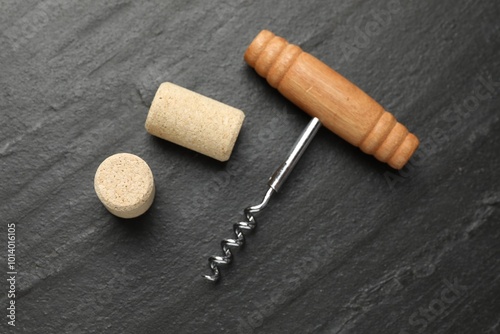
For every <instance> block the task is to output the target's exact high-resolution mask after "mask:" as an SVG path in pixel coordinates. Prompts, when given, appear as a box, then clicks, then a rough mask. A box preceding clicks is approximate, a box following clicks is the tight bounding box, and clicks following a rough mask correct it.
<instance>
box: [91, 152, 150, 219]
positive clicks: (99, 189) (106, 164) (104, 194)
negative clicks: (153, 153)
mask: <svg viewBox="0 0 500 334" xmlns="http://www.w3.org/2000/svg"><path fill="white" fill-rule="evenodd" d="M94 189H95V192H96V194H97V197H99V199H100V200H101V202H102V204H104V206H105V207H106V209H108V210H109V212H111V213H112V214H114V215H115V216H118V217H121V218H134V217H138V216H140V215H142V214H143V213H144V212H146V211H147V210H148V209H149V207H150V206H151V204H152V203H153V199H154V197H155V186H154V180H153V173H152V172H151V169H150V168H149V166H148V164H147V163H146V162H145V161H144V160H142V159H141V158H139V157H138V156H136V155H133V154H129V153H118V154H115V155H112V156H110V157H108V158H107V159H106V160H104V161H103V162H102V163H101V164H100V165H99V167H98V168H97V171H96V173H95V178H94Z"/></svg>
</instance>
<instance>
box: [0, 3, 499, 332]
mask: <svg viewBox="0 0 500 334" xmlns="http://www.w3.org/2000/svg"><path fill="white" fill-rule="evenodd" d="M0 9H1V10H0V31H1V32H2V33H1V34H0V122H1V129H2V130H1V132H0V163H1V182H2V187H1V193H0V199H1V201H0V216H1V217H2V229H1V238H0V239H1V240H2V245H1V249H3V252H2V253H3V254H4V255H3V256H2V257H1V258H0V267H1V268H2V276H3V277H4V279H3V281H4V284H3V285H2V287H3V288H2V289H3V291H1V292H0V305H1V309H2V310H3V311H2V314H0V315H1V318H2V319H3V320H2V325H1V328H2V329H1V330H0V332H2V333H4V332H19V333H221V332H236V333H309V332H314V333H408V334H409V333H498V332H499V331H500V300H499V295H500V282H499V277H500V276H499V275H500V254H499V234H500V228H499V227H498V222H499V218H500V210H499V206H500V180H499V178H498V176H499V172H498V169H499V167H500V166H499V162H500V158H499V153H500V143H499V139H500V122H499V113H498V109H499V106H500V100H499V95H500V41H499V37H500V36H499V33H500V20H499V17H500V3H499V2H498V1H496V0H485V1H467V0H459V1H452V0H445V1H434V2H431V1H417V0H411V1H404V2H403V1H396V0H393V1H389V2H386V3H382V2H378V1H365V0H363V1H360V0H354V1H349V2H343V1H336V0H335V1H275V2H271V1H246V0H238V1H189V2H186V1H168V2H165V1H148V2H146V1H107V2H91V1H62V0H46V1H42V2H37V1H22V2H17V1H9V0H3V1H0ZM264 28H266V29H270V30H271V31H273V32H275V33H276V34H278V35H281V36H284V37H285V38H287V39H288V40H289V41H290V42H293V43H296V44H299V45H301V46H302V47H303V49H304V50H306V51H308V52H310V53H312V54H314V55H315V56H317V57H318V58H320V59H321V60H323V61H324V62H325V63H327V64H328V65H330V66H332V67H333V68H335V69H336V70H338V71H339V72H340V73H342V74H343V75H345V76H346V77H347V78H349V79H350V80H352V81H353V82H355V83H356V84H357V85H359V86H360V87H361V88H362V89H364V90H365V91H366V92H367V93H369V94H370V95H371V96H373V97H374V98H375V99H376V100H378V101H379V102H380V103H381V104H382V105H383V106H384V107H385V108H387V110H389V111H391V112H392V113H393V114H394V115H396V117H397V118H398V119H399V120H400V121H401V122H402V123H403V124H405V125H407V126H408V128H409V129H410V130H411V131H412V132H414V133H415V134H416V135H417V136H419V138H420V139H421V141H422V145H421V147H420V149H419V151H418V153H417V154H416V156H415V158H414V159H412V161H411V164H410V165H409V166H407V167H406V168H405V169H404V170H402V171H400V172H397V171H394V170H392V169H391V168H389V167H388V166H385V165H383V164H381V163H379V162H377V161H376V160H375V159H374V158H372V157H370V156H367V155H365V154H363V153H362V152H361V151H360V150H358V149H357V148H355V147H352V146H350V145H349V144H347V143H345V142H344V141H342V140H340V139H339V138H338V137H336V136H335V135H334V134H332V133H330V132H328V131H327V130H325V129H322V130H320V132H319V133H318V135H317V138H315V140H314V141H313V143H312V145H311V146H310V148H309V149H308V151H307V152H306V154H305V156H304V157H303V158H302V160H301V161H300V163H299V165H298V166H297V168H296V170H295V171H294V173H293V175H292V176H291V178H290V179H289V180H288V181H287V184H286V185H285V186H284V188H283V189H282V192H281V193H279V194H278V195H277V196H276V197H275V198H273V200H272V202H271V203H270V205H269V207H268V208H267V209H266V211H265V212H263V213H262V214H261V215H259V216H258V222H259V227H258V230H257V231H256V233H254V234H252V235H251V236H249V237H248V238H247V241H248V243H247V245H246V248H245V249H244V250H242V251H236V256H235V261H234V264H233V265H232V266H230V267H228V268H226V269H223V270H222V274H223V279H222V281H221V282H220V284H218V285H215V286H214V285H211V284H208V283H207V282H205V281H203V279H202V278H201V274H203V273H209V271H208V268H207V257H208V256H209V255H212V254H218V253H219V252H220V249H219V242H220V239H221V238H226V237H230V236H231V228H232V223H234V222H236V221H238V220H239V219H241V218H242V216H241V213H242V210H243V208H245V207H246V206H248V205H251V204H256V203H258V202H259V201H260V199H261V197H262V196H263V195H264V192H265V190H266V181H267V178H268V177H269V176H270V174H271V173H272V172H273V171H274V169H275V168H276V167H277V166H278V165H279V163H281V161H282V160H283V159H284V158H285V156H286V154H287V153H288V150H289V149H290V147H291V145H292V144H293V142H294V141H295V139H296V137H297V136H298V134H299V133H300V131H301V130H302V128H303V127H304V126H305V125H306V124H307V122H308V116H307V115H305V114H304V113H302V112H301V111H300V110H298V109H297V108H296V107H294V106H293V105H292V104H290V103H289V102H287V100H286V99H284V98H283V97H282V96H281V95H280V94H279V93H278V92H277V91H275V90H273V89H272V88H271V87H270V86H269V85H268V84H267V83H266V82H265V81H264V80H263V79H261V78H260V77H259V76H258V75H257V74H256V73H255V72H254V71H253V70H252V69H250V68H249V67H248V66H247V65H246V64H245V63H244V61H243V53H244V51H245V49H246V47H247V46H248V44H249V43H250V42H251V40H252V39H253V38H254V37H255V36H256V35H257V33H258V32H259V31H260V30H261V29H264ZM164 81H171V82H174V83H176V84H178V85H181V86H184V87H186V88H189V89H191V90H194V91H196V92H199V93H201V94H204V95H207V96H210V97H212V98H215V99H217V100H220V101H222V102H224V103H227V104H229V105H232V106H235V107H237V108H240V109H242V110H244V111H245V113H246V115H247V118H246V120H245V124H244V127H243V130H242V132H241V134H240V137H239V139H238V143H237V146H236V148H235V150H234V153H233V156H232V158H231V160H230V161H229V162H228V163H225V164H223V163H219V162H217V161H214V160H212V159H210V158H207V157H204V156H202V155H200V154H197V153H194V152H192V151H189V150H187V149H184V148H181V147H177V146H175V145H173V144H170V143H168V142H165V141H162V140H160V139H156V138H153V137H152V136H150V135H148V134H147V133H146V132H145V130H144V121H145V118H146V114H147V111H148V108H149V105H150V103H151V100H152V98H153V95H154V93H155V91H156V89H157V87H158V85H159V84H160V83H161V82H164ZM117 152H130V153H134V154H137V155H139V156H141V157H142V158H143V159H145V160H146V161H147V162H148V163H149V165H150V167H151V168H152V170H153V173H154V176H155V181H156V185H157V195H156V200H155V202H154V204H153V207H152V208H151V209H150V210H149V211H148V212H147V213H146V214H145V215H144V216H142V217H140V218H138V219H135V220H132V221H123V220H120V219H118V218H115V217H113V216H112V215H110V214H109V213H108V212H107V211H106V210H105V208H104V207H103V206H102V205H101V204H100V202H99V200H98V199H97V197H96V196H95V193H94V190H93V176H94V173H95V170H96V169H97V166H98V165H99V163H100V162H101V161H102V160H103V159H105V158H106V157H107V156H109V155H111V154H114V153H117ZM12 223H14V224H16V267H15V269H16V270H17V272H18V274H17V277H16V278H17V279H16V289H17V291H16V297H15V301H16V304H15V305H16V322H15V325H16V326H15V328H14V327H12V326H9V325H8V324H7V321H8V320H9V319H7V317H6V316H7V312H8V311H7V310H6V308H7V306H8V303H9V301H10V300H12V299H10V298H8V296H7V293H8V289H9V286H8V285H7V282H6V279H7V278H8V275H7V272H8V271H9V269H8V267H7V233H8V230H7V224H12Z"/></svg>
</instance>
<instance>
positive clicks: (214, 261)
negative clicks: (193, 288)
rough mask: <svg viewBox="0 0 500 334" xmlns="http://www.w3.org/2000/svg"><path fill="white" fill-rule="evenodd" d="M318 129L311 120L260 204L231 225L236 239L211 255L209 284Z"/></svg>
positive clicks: (317, 122)
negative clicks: (242, 218)
mask: <svg viewBox="0 0 500 334" xmlns="http://www.w3.org/2000/svg"><path fill="white" fill-rule="evenodd" d="M320 127H321V122H320V121H319V119H317V118H313V119H311V121H310V122H309V124H308V125H307V126H306V128H305V129H304V131H302V134H301V135H300V137H299V139H298V140H297V141H296V142H295V145H294V146H293V148H292V150H291V152H290V154H289V155H288V158H287V159H286V160H285V162H283V163H282V164H281V165H280V167H279V168H278V169H277V170H276V171H275V172H274V174H273V175H272V176H271V178H270V179H269V182H268V185H269V189H268V190H267V192H266V194H265V196H264V199H263V200H262V202H261V203H260V204H258V205H254V206H250V207H248V208H246V209H245V210H244V211H243V214H244V216H245V219H246V220H245V221H242V222H239V223H236V224H234V225H233V232H234V235H235V237H236V238H234V239H224V240H222V241H221V248H222V256H217V255H213V256H210V257H209V258H208V264H209V267H210V269H211V270H212V275H203V277H204V278H205V279H207V280H208V281H211V282H217V281H218V280H219V278H220V270H219V265H223V264H230V263H231V262H232V261H233V253H232V252H231V249H230V247H242V246H243V245H244V244H245V235H244V234H243V231H244V230H246V231H250V232H251V231H253V230H254V229H255V227H256V226H257V221H256V219H255V216H254V214H256V213H259V212H260V211H262V210H263V209H264V208H265V207H266V205H267V204H268V203H269V200H270V199H271V196H272V195H273V194H274V193H275V192H278V190H279V189H280V188H281V186H282V185H283V183H284V182H285V180H286V178H287V177H288V176H289V175H290V173H291V172H292V170H293V168H294V167H295V165H296V164H297V162H298V161H299V159H300V157H301V156H302V154H304V151H305V150H306V148H307V146H309V144H310V143H311V141H312V139H313V138H314V135H315V134H316V132H318V129H319V128H320Z"/></svg>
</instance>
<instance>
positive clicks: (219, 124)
mask: <svg viewBox="0 0 500 334" xmlns="http://www.w3.org/2000/svg"><path fill="white" fill-rule="evenodd" d="M244 119H245V114H244V113H243V112H242V111H241V110H238V109H236V108H233V107H230V106H228V105H226V104H223V103H221V102H218V101H216V100H213V99H211V98H208V97H206V96H203V95H200V94H198V93H195V92H192V91H190V90H188V89H185V88H182V87H179V86H177V85H174V84H172V83H169V82H165V83H163V84H161V85H160V87H159V88H158V91H157V92H156V95H155V97H154V99H153V103H152V104H151V108H150V109H149V113H148V117H147V119H146V130H147V131H148V132H149V133H150V134H152V135H154V136H157V137H160V138H163V139H165V140H168V141H170V142H173V143H175V144H178V145H181V146H183V147H186V148H189V149H191V150H193V151H196V152H198V153H201V154H204V155H207V156H209V157H212V158H214V159H217V160H219V161H227V160H229V157H230V156H231V152H232V150H233V147H234V144H235V142H236V139H237V138H238V134H239V132H240V129H241V126H242V124H243V120H244Z"/></svg>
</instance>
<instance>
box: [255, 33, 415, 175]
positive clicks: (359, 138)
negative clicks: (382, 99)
mask: <svg viewBox="0 0 500 334" xmlns="http://www.w3.org/2000/svg"><path fill="white" fill-rule="evenodd" d="M245 61H246V62H247V63H248V65H250V66H251V67H253V68H254V69H255V70H256V71H257V73H259V75H261V76H262V77H264V78H266V79H267V82H269V84H270V85H271V86H273V87H274V88H277V89H278V90H279V91H280V92H281V94H283V95H284V96H285V97H287V98H288V99H289V100H290V101H292V102H293V103H295V104H296V105H297V106H298V107H300V108H301V109H302V110H304V111H305V112H307V113H308V114H309V115H311V116H313V117H317V118H319V119H320V121H321V123H323V125H324V126H325V127H326V128H328V129H329V130H330V131H332V132H334V133H336V134H337V135H339V136H340V137H342V138H344V139H345V140H347V141H348V142H349V143H351V144H353V145H355V146H357V147H359V148H360V149H361V150H362V151H363V152H365V153H368V154H371V155H374V156H375V158H377V159H378V160H380V161H382V162H386V163H388V164H389V165H390V166H391V167H393V168H396V169H401V168H403V166H404V165H405V164H406V162H408V160H409V159H410V157H411V156H412V154H413V152H415V150H416V149H417V147H418V144H419V141H418V138H417V137H416V136H415V135H414V134H412V133H410V132H408V129H406V127H405V126H404V125H402V124H401V123H398V122H397V121H396V119H395V118H394V116H393V115H392V114H390V113H388V112H387V111H385V110H384V108H383V107H382V106H381V105H380V104H378V103H377V102H376V101H375V100H373V99H372V98H371V97H370V96H368V95H367V94H366V93H365V92H363V91H362V90H361V89H359V88H358V87H357V86H356V85H354V84H353V83H351V82H350V81H349V80H347V79H346V78H344V77H343V76H342V75H340V74H339V73H337V72H336V71H334V70H333V69H331V68H330V67H328V66H327V65H325V64H324V63H323V62H321V61H320V60H318V59H317V58H315V57H314V56H312V55H310V54H309V53H306V52H304V51H302V49H301V48H300V47H298V46H296V45H293V44H289V43H288V42H287V41H286V40H285V39H283V38H281V37H278V36H276V35H274V34H273V33H272V32H270V31H267V30H262V31H261V32H260V33H259V34H258V35H257V37H255V39H254V40H253V42H252V43H251V44H250V46H249V47H248V49H247V51H246V52H245Z"/></svg>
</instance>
